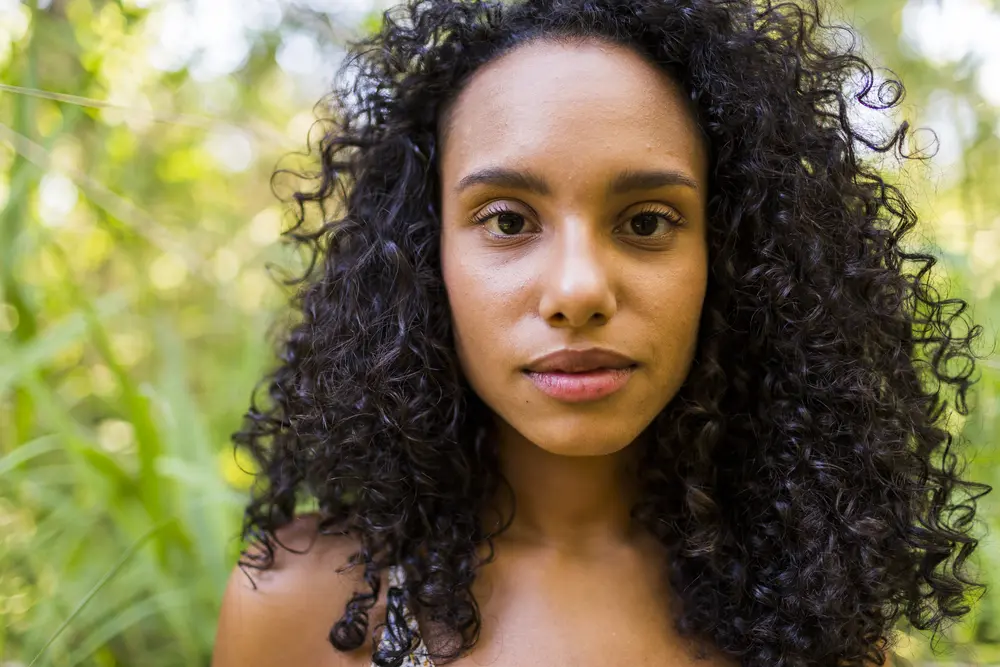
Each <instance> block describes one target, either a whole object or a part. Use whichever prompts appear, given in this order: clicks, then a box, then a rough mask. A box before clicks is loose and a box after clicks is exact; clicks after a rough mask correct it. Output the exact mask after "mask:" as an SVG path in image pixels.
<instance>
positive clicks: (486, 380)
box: [213, 42, 735, 667]
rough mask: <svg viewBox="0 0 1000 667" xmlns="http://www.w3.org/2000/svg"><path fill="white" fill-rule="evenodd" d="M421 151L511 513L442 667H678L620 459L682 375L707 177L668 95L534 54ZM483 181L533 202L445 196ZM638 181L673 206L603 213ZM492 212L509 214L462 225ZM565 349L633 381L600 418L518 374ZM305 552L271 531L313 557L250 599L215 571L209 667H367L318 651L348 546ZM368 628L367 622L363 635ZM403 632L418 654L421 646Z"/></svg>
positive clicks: (699, 264) (279, 570) (688, 653)
mask: <svg viewBox="0 0 1000 667" xmlns="http://www.w3.org/2000/svg"><path fill="white" fill-rule="evenodd" d="M440 132H441V136H440V138H441V140H442V151H441V156H442V158H441V165H440V168H441V178H442V202H441V203H442V270H443V274H444V278H445V282H446V287H447V290H448V298H449V300H450V304H451V307H452V313H453V324H454V328H455V332H456V341H457V343H456V347H457V352H458V355H459V359H460V361H461V364H462V368H463V370H464V372H465V373H466V375H467V377H468V378H469V381H470V383H471V385H472V386H473V388H474V390H475V391H476V392H477V394H478V395H479V396H480V397H481V398H482V399H483V401H484V402H485V403H486V404H487V405H488V406H489V407H490V408H491V409H492V411H493V413H494V415H495V426H496V428H495V430H494V433H493V437H495V438H497V443H498V445H499V447H500V452H501V461H502V466H503V469H504V473H505V475H506V476H507V478H508V480H509V481H510V483H511V485H512V487H513V488H514V491H515V494H516V497H517V501H518V503H517V514H516V518H515V521H514V523H513V524H512V526H511V528H510V529H509V530H508V531H507V532H506V533H504V534H503V535H502V536H501V537H500V538H499V539H498V540H497V542H496V556H497V557H496V560H495V561H494V562H493V563H491V564H489V565H487V566H485V567H484V568H483V569H482V571H481V573H480V575H479V577H478V578H477V580H476V583H475V585H474V588H473V593H474V594H475V595H476V598H477V600H478V602H479V605H480V610H481V613H482V615H483V632H482V635H481V637H480V641H479V643H478V644H477V646H476V648H475V649H474V651H473V652H472V653H471V654H469V655H467V656H464V657H463V658H462V659H461V660H459V661H458V662H457V663H455V664H456V665H481V664H490V665H492V666H493V667H520V666H526V665H533V666H534V665H539V664H545V665H554V666H561V665H566V666H568V665H574V666H575V667H588V666H591V665H593V666H595V667H596V666H597V665H607V664H628V665H664V664H671V665H693V664H696V662H697V661H696V660H695V657H694V654H693V650H692V647H691V646H689V645H688V644H687V642H685V641H684V640H682V639H681V638H680V637H679V636H678V635H676V633H675V632H674V631H673V629H672V620H671V619H672V615H671V610H670V603H669V599H670V598H669V588H668V586H667V584H666V582H665V581H663V580H662V579H661V577H660V572H662V571H663V564H664V562H665V556H664V554H663V553H662V552H661V550H660V548H659V546H658V545H657V544H655V543H654V541H653V540H652V539H651V538H649V537H648V536H646V535H644V534H643V533H641V532H638V531H636V530H635V529H634V528H633V527H632V526H631V523H630V521H629V517H628V511H629V507H630V506H631V502H632V499H633V495H632V494H633V485H632V484H630V483H629V479H630V475H631V474H632V473H631V471H632V467H631V466H632V464H633V462H634V460H633V458H634V456H633V455H634V452H635V450H636V449H637V448H636V447H634V446H630V445H633V444H634V443H635V442H636V440H637V439H639V438H641V437H642V436H643V433H644V431H645V430H646V428H647V427H648V426H649V424H650V422H651V421H652V420H653V418H654V417H655V416H656V415H657V414H658V413H659V412H660V411H661V409H662V408H663V407H664V406H665V405H666V404H667V402H668V401H669V400H670V399H671V398H672V397H673V396H674V395H675V394H676V392H677V390H678V388H679V387H680V385H681V383H682V382H683V380H684V378H685V377H686V375H687V372H688V369H689V367H690V364H691V360H692V358H693V355H694V351H695V346H696V340H697V334H698V321H699V316H700V313H701V307H702V302H703V299H704V294H705V286H706V279H707V255H708V253H707V247H706V241H705V228H706V221H705V193H706V190H707V182H706V178H707V159H706V154H705V150H704V147H703V146H702V144H701V143H700V139H699V135H698V132H697V127H696V125H695V121H694V119H693V117H692V116H691V114H690V112H689V111H688V109H687V106H686V104H685V99H684V97H683V95H682V93H681V90H680V88H679V87H677V86H676V85H675V84H674V83H673V82H672V81H671V80H670V79H669V78H668V77H666V76H665V75H664V74H663V73H661V72H660V71H659V70H657V69H656V68H655V67H653V66H652V65H650V64H649V63H647V62H646V61H644V60H643V59H642V58H641V57H640V56H638V55H636V54H635V53H633V52H631V51H629V50H626V49H623V48H621V47H617V46H610V45H606V44H602V43H596V42H593V43H583V44H574V45H567V44H562V45H560V44H555V43H551V42H536V43H533V44H529V45H526V46H522V47H520V48H518V49H517V50H515V51H513V52H511V53H509V54H507V55H505V56H503V57H502V58H500V59H498V60H496V61H495V62H493V63H491V64H489V65H487V66H486V67H484V68H482V69H481V70H480V71H479V72H477V74H476V75H475V76H474V77H473V78H472V80H471V81H470V82H469V84H468V85H467V86H466V88H465V89H464V90H463V91H462V93H461V94H460V96H459V97H458V99H457V100H456V101H455V102H454V104H453V107H452V108H451V109H450V110H449V113H448V114H446V115H445V116H444V122H443V125H442V127H441V128H440ZM484 168H502V169H506V170H509V171H511V172H513V173H516V174H521V175H525V174H531V175H533V176H534V177H536V179H537V180H539V181H543V182H544V183H545V185H546V187H545V190H544V191H532V190H529V189H527V188H525V187H523V184H522V185H517V184H516V183H512V182H506V183H498V182H492V183H486V182H478V183H476V184H474V185H471V186H469V187H466V188H459V184H460V183H462V182H463V179H466V178H467V177H468V176H469V175H470V174H474V173H476V172H479V171H480V170H482V169H484ZM650 170H656V171H671V172H676V173H677V174H679V175H680V177H681V180H687V181H690V185H683V184H678V183H674V184H663V183H660V184H656V185H652V186H651V185H650V183H648V182H647V183H646V186H647V187H643V188H639V189H636V188H633V189H629V190H628V191H623V192H619V193H615V194H609V193H608V191H607V190H608V187H609V184H611V183H613V182H614V181H615V179H616V178H617V177H618V175H619V174H620V173H622V172H632V173H638V172H645V171H650ZM522 180H523V179H522ZM508 181H509V179H508ZM692 186H693V187H692ZM498 207H502V208H503V209H506V210H508V211H509V212H510V213H504V214H503V215H500V216H496V215H494V216H491V217H490V219H488V220H486V221H485V222H484V223H482V224H475V223H473V222H472V221H471V220H472V219H473V218H475V217H476V216H477V214H479V213H481V212H483V211H484V210H487V211H489V212H496V211H498V210H499V209H498ZM511 213H515V214H517V215H511ZM662 216H667V218H675V219H678V218H679V219H682V220H683V221H682V222H681V224H680V225H679V226H677V227H674V226H672V225H671V224H669V222H668V220H667V219H666V218H663V217H662ZM501 222H502V223H503V224H502V225H501ZM522 222H523V225H522V224H521V223H522ZM511 230H513V231H514V232H515V233H513V235H512V236H511V235H510V234H508V237H500V236H497V235H502V234H504V233H506V232H510V231H511ZM637 230H639V231H637ZM650 231H652V232H653V233H652V235H650V234H649V232H650ZM490 232H493V233H492V234H491V233H490ZM643 234H645V236H644V235H643ZM567 346H572V347H578V348H579V347H590V346H601V347H608V348H611V349H614V350H617V351H619V352H621V353H623V354H625V355H627V356H629V357H631V358H632V359H634V360H635V361H636V362H637V364H638V367H637V368H636V370H635V372H634V373H633V375H632V377H631V379H630V380H629V382H628V384H627V385H626V386H625V387H624V388H623V389H622V390H620V391H619V392H617V393H616V394H613V395H612V396H609V397H606V398H604V399H601V400H598V401H594V402H590V403H582V404H567V403H563V402H559V401H556V400H554V399H552V398H549V397H547V396H546V395H544V394H542V393H541V392H540V391H538V389H537V388H535V386H534V385H533V384H532V383H531V382H530V381H529V380H528V379H527V378H526V377H525V376H524V374H523V373H522V372H521V368H522V367H523V366H525V365H526V364H528V363H530V362H531V361H532V359H534V358H536V357H538V356H540V355H542V354H545V353H548V352H551V351H553V350H556V349H560V348H563V347H567ZM499 502H503V501H502V500H499ZM484 520H486V519H485V517H484ZM314 532H315V519H314V518H310V517H306V518H303V519H300V520H298V521H296V522H294V523H293V524H292V525H290V526H289V527H287V528H286V529H284V531H283V532H282V534H280V535H279V537H280V538H281V539H282V541H285V542H287V543H289V545H290V546H292V547H293V548H296V547H297V548H299V549H301V548H303V547H305V546H308V544H309V542H310V541H311V540H312V539H317V543H316V544H315V545H314V547H313V548H312V549H311V550H310V551H309V553H307V554H304V555H296V554H292V553H290V552H286V551H283V550H280V549H279V550H278V553H277V554H276V555H277V560H276V563H275V567H274V568H272V569H271V570H269V571H267V572H264V573H256V572H255V573H254V577H255V579H256V580H257V583H258V589H257V590H256V591H255V590H253V589H252V587H251V586H250V583H249V582H248V581H247V579H246V577H245V576H244V575H243V574H242V572H240V571H238V570H237V571H234V574H233V577H232V578H231V580H230V584H229V587H228V588H227V591H226V596H225V599H224V602H223V612H222V616H221V618H220V626H219V632H218V640H217V644H216V652H215V657H214V661H213V664H214V665H216V666H217V667H228V666H229V665H233V666H235V665H240V666H241V667H246V666H247V665H271V664H296V665H368V664H369V663H370V655H369V654H368V651H367V649H362V650H359V651H356V652H354V653H352V654H349V655H345V654H340V653H337V652H336V651H334V650H333V649H332V648H331V647H330V646H329V645H328V644H327V642H326V633H327V632H328V630H329V627H330V625H331V624H332V622H333V621H334V620H335V619H336V618H339V616H340V614H341V612H342V610H343V605H344V602H345V601H346V600H347V599H348V597H349V596H350V594H351V592H352V591H353V590H355V589H358V588H360V587H361V583H360V578H359V577H360V573H359V572H357V571H355V572H349V573H345V574H336V573H335V572H334V570H335V568H336V567H338V566H339V565H341V564H342V563H343V562H344V561H345V560H346V558H347V555H348V554H349V553H350V552H351V551H352V550H353V545H352V544H351V543H350V542H349V540H347V539H346V538H342V537H319V538H316V537H315V534H314ZM382 616H383V611H382V608H381V606H379V607H377V608H376V609H375V610H374V611H373V614H372V619H375V620H378V619H381V618H382ZM423 630H424V634H425V635H427V638H428V641H429V642H430V643H431V646H432V647H433V646H434V645H435V641H436V639H435V636H434V629H433V628H432V627H430V626H424V627H423ZM697 664H702V665H705V664H715V665H722V664H735V663H733V662H732V661H728V662H727V661H724V660H723V659H721V658H719V657H718V656H714V657H712V658H711V659H710V661H709V662H708V663H706V662H698V663H697Z"/></svg>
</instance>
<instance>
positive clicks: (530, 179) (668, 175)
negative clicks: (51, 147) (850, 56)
mask: <svg viewBox="0 0 1000 667" xmlns="http://www.w3.org/2000/svg"><path fill="white" fill-rule="evenodd" d="M474 185H493V186H496V187H502V188H511V189H513V190H525V191H527V192H534V193H535V194H538V195H548V194H549V193H550V192H551V189H550V188H549V184H548V183H547V182H546V181H545V179H544V178H542V177H541V176H539V175H537V174H535V173H533V172H531V171H518V170H516V169H508V168H506V167H485V168H483V169H477V170H476V171H474V172H472V173H470V174H468V175H467V176H465V177H463V178H462V180H460V181H459V182H458V185H456V186H455V193H456V194H457V193H460V192H462V191H463V190H466V189H468V188H471V187H472V186H474ZM672 185H682V186H685V187H688V188H691V189H692V190H695V191H697V190H699V187H698V183H697V181H695V180H694V179H693V178H692V177H691V176H689V175H688V174H685V173H684V172H682V171H675V170H673V169H627V170H625V171H622V172H620V173H618V174H617V175H616V176H615V177H614V179H612V180H611V182H610V183H608V195H622V194H626V193H628V192H632V191H634V190H655V189H657V188H663V187H667V186H672Z"/></svg>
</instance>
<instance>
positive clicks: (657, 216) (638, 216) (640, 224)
mask: <svg viewBox="0 0 1000 667" xmlns="http://www.w3.org/2000/svg"><path fill="white" fill-rule="evenodd" d="M683 224H684V219H683V218H682V217H681V216H680V215H679V214H678V213H677V212H676V211H674V210H672V209H670V208H660V207H655V208H648V209H645V210H642V211H639V212H638V213H635V214H634V215H632V216H631V217H630V218H629V219H628V220H627V221H626V222H625V223H624V224H622V225H621V227H619V232H621V233H624V234H625V236H634V237H636V238H642V239H658V238H659V239H669V238H672V237H673V234H674V232H675V231H676V229H677V228H678V227H680V226H681V225H683Z"/></svg>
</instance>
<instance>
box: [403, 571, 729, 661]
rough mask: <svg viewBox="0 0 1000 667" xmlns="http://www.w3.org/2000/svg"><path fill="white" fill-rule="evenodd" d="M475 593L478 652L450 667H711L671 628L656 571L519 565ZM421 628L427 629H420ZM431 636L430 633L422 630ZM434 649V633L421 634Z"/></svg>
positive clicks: (485, 580)
mask: <svg viewBox="0 0 1000 667" xmlns="http://www.w3.org/2000/svg"><path fill="white" fill-rule="evenodd" d="M484 574H485V575H486V576H483V577H481V579H480V580H477V582H476V584H477V585H476V586H475V587H474V593H475V595H476V599H477V602H478V604H479V608H480V614H481V617H482V628H481V632H480V637H479V641H478V642H477V644H476V646H475V648H474V649H473V650H472V651H471V652H470V653H468V654H466V655H464V656H463V657H462V658H461V659H460V660H458V661H456V662H455V663H453V665H455V667H473V666H475V667H480V666H482V665H490V667H527V666H529V665H530V666H532V667H535V666H537V665H546V666H549V667H599V666H600V667H603V666H605V665H609V664H612V665H628V666H629V667H645V666H649V667H663V666H666V665H669V666H671V667H685V666H687V665H692V666H694V665H695V664H696V663H697V664H698V665H699V667H715V666H716V665H719V666H720V667H721V666H722V665H726V664H727V663H725V662H722V661H720V660H715V661H711V662H708V663H706V662H704V661H700V662H699V661H697V660H696V656H695V647H694V646H693V644H691V643H690V642H689V641H687V640H686V639H684V638H682V637H681V636H680V635H679V634H678V633H677V632H676V631H675V629H674V616H673V613H672V606H671V603H670V601H669V597H668V595H667V590H666V589H665V587H664V586H663V584H662V582H661V581H660V580H659V579H658V576H657V575H656V573H655V572H644V573H642V574H645V575H646V576H636V574H637V573H636V572H635V571H632V572H629V571H627V570H626V569H624V568H609V569H606V570H604V571H601V572H596V571H593V572H587V571H580V570H577V569H575V568H574V567H572V566H567V565H565V564H563V565H561V566H560V567H559V568H557V569H555V570H550V569H549V568H546V567H544V566H540V567H537V568H533V567H532V566H530V565H525V564H522V566H521V568H520V569H519V570H518V571H517V576H512V577H507V576H504V575H505V573H504V572H503V571H494V572H491V573H485V572H484ZM423 627H426V626H422V628H423ZM427 629H428V630H429V629H430V628H427ZM424 634H425V636H426V637H427V642H428V644H429V645H430V646H431V647H432V648H434V647H435V646H436V642H435V639H434V637H433V632H427V631H426V630H425V631H424Z"/></svg>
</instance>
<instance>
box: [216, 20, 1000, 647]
mask: <svg viewBox="0 0 1000 667" xmlns="http://www.w3.org/2000/svg"><path fill="white" fill-rule="evenodd" d="M835 36H836V35H835V33H834V32H833V31H832V30H830V29H829V28H825V27H823V26H822V25H821V21H820V9H819V8H818V7H817V6H815V5H814V4H811V3H809V2H805V3H802V4H793V3H784V4H780V5H779V4H772V3H771V2H769V1H765V0H509V1H504V0H411V1H410V2H409V4H408V5H407V6H405V7H402V8H400V9H399V10H396V11H393V12H390V13H388V14H387V15H386V17H385V20H384V23H383V25H382V28H381V31H380V33H378V34H376V35H375V36H373V37H371V38H370V39H368V40H366V41H364V42H362V43H360V44H358V45H355V47H354V48H353V51H352V56H351V58H349V60H348V61H347V63H346V65H345V68H344V70H343V71H342V73H341V78H340V81H341V82H343V83H344V85H343V86H342V87H340V88H339V89H338V90H337V92H336V94H335V95H334V98H333V99H334V102H335V103H336V106H335V113H334V114H333V117H332V120H331V122H330V129H329V132H328V133H327V134H326V135H325V137H324V138H323V140H322V143H321V147H320V148H321V151H320V157H321V159H322V169H321V170H320V172H319V173H318V174H316V176H317V177H318V180H317V182H316V184H315V186H314V187H309V188H307V189H305V190H303V191H301V192H299V193H298V194H297V195H296V202H297V203H298V208H297V212H298V213H299V221H300V224H299V225H298V226H296V228H295V229H293V230H291V231H290V232H288V235H289V236H291V237H292V238H294V239H296V240H297V241H299V242H301V243H303V244H305V246H306V247H307V248H310V249H311V250H313V251H314V252H315V253H316V255H315V258H316V262H315V263H314V265H313V266H312V267H311V268H310V270H309V271H308V272H307V273H306V275H305V276H304V278H303V282H302V285H301V288H302V289H301V292H300V293H299V296H298V298H297V300H296V303H295V305H296V308H297V309H298V311H300V313H301V321H300V322H299V323H298V324H297V325H296V326H294V328H292V330H291V331H290V333H289V335H288V336H287V338H286V340H285V341H284V343H283V349H282V353H281V364H280V366H278V368H277V369H276V370H275V371H274V373H273V374H271V375H270V376H269V377H268V379H267V383H268V387H269V390H268V398H267V406H266V407H257V406H256V405H255V406H253V407H252V408H251V410H250V411H249V413H248V415H247V417H248V419H247V422H246V426H245V428H244V430H243V431H242V432H241V433H239V434H237V435H236V436H235V437H236V440H237V442H238V443H240V444H241V445H242V446H245V447H246V448H248V450H249V452H250V453H251V454H252V455H253V456H254V457H255V459H256V461H257V463H258V465H259V469H260V482H261V483H260V484H258V485H257V486H256V488H255V491H254V494H253V499H252V502H251V503H250V505H249V507H248V509H247V512H246V519H245V525H244V531H243V537H244V538H245V539H246V541H247V544H248V547H247V549H246V551H245V552H244V558H243V560H242V562H241V564H240V565H241V567H240V568H239V569H237V570H236V571H234V575H233V578H232V579H231V581H230V584H229V587H228V590H227V592H226V596H225V600H224V602H223V609H222V614H221V619H220V625H219V629H218V639H217V645H216V653H215V664H216V665H217V667H237V666H238V667H251V666H256V665H278V664H280V665H295V666H296V667H311V666H313V665H361V666H367V665H371V664H374V665H431V664H436V665H443V664H446V663H453V664H456V665H492V666H493V667H524V666H528V665H531V666H535V665H545V666H560V667H561V666H570V665H572V666H574V667H592V666H596V665H622V666H625V665H628V666H629V667H635V666H638V665H650V666H653V665H657V666H658V665H664V666H667V665H669V666H683V665H694V664H699V663H701V664H709V665H754V666H761V667H763V666H765V665H766V666H767V667H807V666H816V667H819V666H821V665H822V666H824V667H831V666H840V665H843V666H855V665H863V664H882V663H883V662H884V661H885V660H886V657H887V653H888V652H889V651H890V650H891V648H892V647H893V634H892V633H893V628H894V625H895V623H896V621H898V620H900V619H906V620H908V621H909V622H910V623H911V624H913V625H914V626H917V627H920V628H925V629H930V630H936V629H939V628H941V627H943V626H944V625H945V624H946V623H947V622H949V621H951V620H953V619H955V618H958V617H960V616H961V615H963V614H964V613H966V612H967V611H968V607H967V602H968V600H969V599H970V593H973V592H975V589H976V588H977V586H978V585H977V584H976V582H975V581H973V580H972V579H971V578H970V576H969V575H968V574H966V572H965V563H966V561H967V559H968V557H969V555H970V554H971V553H972V552H973V550H974V549H975V547H976V540H975V539H974V538H973V537H972V536H971V531H972V528H973V527H974V525H973V523H974V513H975V500H976V498H978V497H980V496H981V495H982V494H983V493H985V492H986V491H988V487H986V486H985V485H981V484H975V483H973V482H971V481H968V480H963V479H962V478H961V477H960V470H959V466H958V462H957V458H956V455H955V452H954V449H955V447H954V445H955V437H954V434H952V433H950V432H949V430H948V426H947V422H946V418H947V416H948V414H949V413H950V412H952V411H958V412H961V413H963V414H964V412H965V410H966V405H965V396H966V392H967V390H968V389H969V386H970V384H971V380H970V378H971V376H972V372H973V356H972V352H971V349H970V344H971V341H972V339H973V337H974V335H975V334H976V333H977V332H978V329H976V328H975V327H972V328H971V329H970V328H969V327H968V326H967V324H966V323H964V321H960V322H958V323H957V324H956V325H955V327H954V329H953V324H955V322H956V318H959V317H960V316H961V314H962V310H963V309H964V306H965V304H964V302H962V301H961V300H957V299H944V298H942V297H940V296H938V295H937V293H936V292H935V291H934V290H933V289H932V287H931V286H930V282H929V280H930V279H929V275H928V270H929V268H930V267H931V266H932V265H933V264H934V258H933V257H932V256H930V255H926V254H919V253H917V252H915V251H913V250H912V249H907V247H906V246H905V244H904V242H905V241H906V239H907V238H908V237H907V232H908V231H909V230H910V229H911V228H912V227H913V226H914V224H915V222H916V220H915V216H914V213H913V211H912V209H911V208H910V206H909V205H908V204H907V202H906V200H905V198H904V197H903V196H902V194H901V193H900V191H899V190H897V189H896V188H894V187H893V186H892V185H890V184H888V183H887V182H885V181H884V180H883V178H882V177H881V176H880V174H879V173H878V172H877V171H876V170H875V169H874V168H873V167H872V166H870V165H869V164H867V163H866V162H865V160H864V159H863V158H862V156H859V154H858V153H857V152H856V150H857V149H858V148H859V147H860V146H861V145H862V144H863V145H866V146H867V147H868V148H869V149H870V150H873V151H877V152H887V151H890V150H893V149H899V148H901V147H902V143H903V140H904V138H905V133H906V125H905V124H904V125H903V126H902V127H900V128H899V131H898V132H896V133H895V134H894V135H893V136H892V137H890V138H889V139H888V140H887V141H885V142H883V143H879V142H877V141H876V140H875V139H873V138H872V137H868V136H866V135H865V134H864V133H863V132H862V131H861V130H860V129H859V128H858V127H856V126H855V125H854V124H853V123H852V121H851V117H850V116H849V115H848V113H847V106H848V102H849V97H848V93H847V92H845V91H846V90H847V88H848V86H849V85H850V84H851V82H852V81H857V80H862V81H864V82H867V83H868V86H867V87H866V88H865V90H863V91H862V92H861V93H860V95H859V98H858V99H859V100H860V101H861V102H862V103H865V104H867V105H868V106H869V107H871V108H879V109H884V108H888V107H891V106H893V105H894V104H896V102H897V101H898V99H899V97H900V96H901V93H902V88H901V87H899V85H898V83H897V82H895V81H890V82H889V83H887V84H884V85H883V86H880V87H879V88H878V91H877V93H875V92H872V90H871V87H872V86H871V82H872V80H873V76H872V70H871V68H870V67H869V65H868V64H867V63H866V62H865V61H864V60H863V59H861V58H859V57H858V56H856V55H854V53H853V52H852V51H851V50H850V49H849V48H845V47H843V46H836V45H835V41H837V40H834V39H833V38H834V37H835ZM839 41H840V42H841V43H842V42H843V40H842V39H841V40H839ZM873 98H877V101H873ZM311 206H317V207H320V210H321V211H323V215H324V225H323V227H322V229H320V230H319V231H310V230H308V229H307V228H306V226H305V225H304V221H305V220H306V218H307V217H308V216H309V207H311ZM335 208H336V210H334V209H335ZM970 332H971V333H970ZM310 500H311V501H313V502H314V503H315V505H314V509H313V511H311V512H309V513H304V512H303V511H301V508H302V507H303V506H304V505H305V503H306V502H307V501H310Z"/></svg>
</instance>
